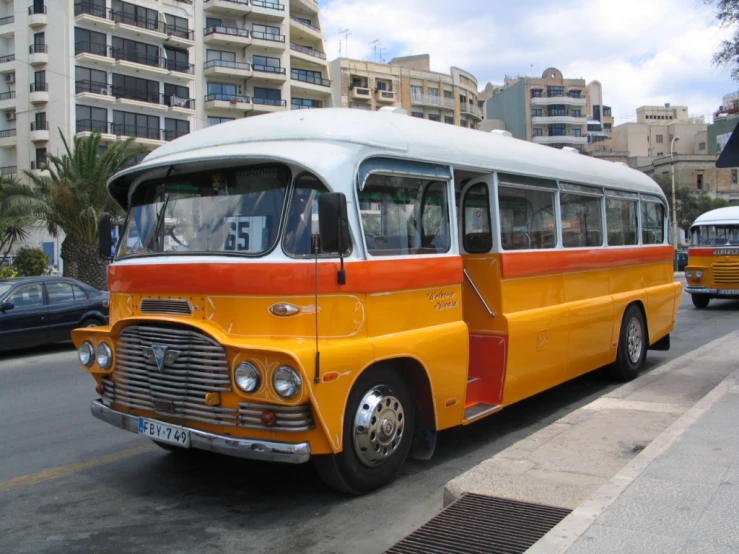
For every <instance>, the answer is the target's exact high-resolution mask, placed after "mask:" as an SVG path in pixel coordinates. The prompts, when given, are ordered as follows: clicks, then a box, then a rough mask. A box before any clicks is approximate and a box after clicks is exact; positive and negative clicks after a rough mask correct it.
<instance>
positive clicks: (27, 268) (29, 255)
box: [13, 248, 49, 277]
mask: <svg viewBox="0 0 739 554" xmlns="http://www.w3.org/2000/svg"><path fill="white" fill-rule="evenodd" d="M13 269H14V270H16V271H17V272H18V275H19V276H22V277H35V276H37V275H44V274H45V273H46V272H47V271H48V269H49V258H48V257H47V256H46V254H44V251H43V250H41V249H40V248H21V249H20V250H18V252H16V254H15V260H13Z"/></svg>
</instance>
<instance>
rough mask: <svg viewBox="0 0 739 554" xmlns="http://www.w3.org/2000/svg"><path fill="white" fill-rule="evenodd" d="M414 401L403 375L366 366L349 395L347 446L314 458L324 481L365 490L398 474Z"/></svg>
mask: <svg viewBox="0 0 739 554" xmlns="http://www.w3.org/2000/svg"><path fill="white" fill-rule="evenodd" d="M413 430H414V406H413V401H412V398H411V395H410V393H409V391H408V386H407V385H406V383H405V381H404V380H403V378H402V377H401V375H400V374H399V373H398V372H396V371H393V370H392V369H390V368H389V367H377V368H375V369H370V370H367V371H366V372H365V373H364V374H363V375H361V376H360V377H359V379H357V382H356V383H355V384H354V387H353V388H352V392H351V394H350V395H349V400H348V402H347V406H346V411H345V413H344V425H343V450H342V451H341V452H340V453H338V454H333V455H324V456H316V457H315V458H314V459H313V462H314V464H315V466H316V470H317V471H318V474H319V475H320V476H321V479H323V480H324V481H325V482H326V484H328V485H329V486H331V487H332V488H334V489H336V490H339V491H341V492H347V493H350V494H366V493H368V492H371V491H373V490H375V489H378V488H380V487H382V486H384V485H386V484H388V483H390V482H391V481H392V480H393V479H395V477H396V475H397V474H398V472H399V471H400V468H401V467H402V466H403V463H404V462H405V460H406V458H407V457H408V452H409V450H410V447H411V440H412V438H413Z"/></svg>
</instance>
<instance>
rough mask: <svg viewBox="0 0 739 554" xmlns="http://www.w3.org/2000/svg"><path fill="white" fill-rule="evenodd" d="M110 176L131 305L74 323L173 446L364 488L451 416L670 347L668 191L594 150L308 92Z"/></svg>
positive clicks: (115, 299) (129, 418)
mask: <svg viewBox="0 0 739 554" xmlns="http://www.w3.org/2000/svg"><path fill="white" fill-rule="evenodd" d="M395 111H397V110H395ZM109 192H110V194H111V195H112V197H113V198H114V199H115V200H116V201H117V202H118V203H119V204H120V205H121V206H122V207H123V208H124V209H125V210H126V212H127V217H126V220H125V224H124V228H123V231H122V233H121V238H120V241H119V242H118V245H117V249H116V253H115V259H114V260H113V261H112V263H111V265H110V268H109V288H110V293H111V306H110V325H109V326H106V327H99V328H91V329H79V330H76V331H75V332H74V334H73V337H74V341H75V344H76V346H77V347H78V352H79V359H80V362H81V363H82V365H83V367H84V368H85V369H86V370H87V371H88V372H89V373H90V374H92V376H93V377H94V378H95V381H96V391H97V393H98V395H99V399H97V400H95V401H93V402H92V405H91V410H92V413H93V414H94V415H95V416H96V417H98V418H100V419H101V420H103V421H106V422H108V423H110V424H112V425H114V426H116V427H119V428H122V429H125V430H128V431H132V432H134V433H140V434H142V435H143V436H145V437H149V438H151V439H153V440H154V441H155V442H156V443H157V444H159V445H161V446H162V447H164V448H166V449H168V450H174V451H177V452H185V451H187V449H204V450H210V451H214V452H220V453H225V454H230V455H233V456H240V457H243V458H253V459H260V460H270V461H277V462H289V463H302V462H306V461H308V460H309V459H313V461H314V462H315V465H316V468H317V470H318V473H319V474H320V475H321V477H322V478H323V479H324V480H325V481H326V482H327V483H328V484H330V485H331V486H333V487H335V488H337V489H339V490H342V491H346V492H350V493H355V494H361V493H365V492H368V491H371V490H373V489H376V488H378V487H381V486H382V485H384V484H386V483H388V482H390V481H391V480H392V479H394V477H395V476H396V475H397V473H398V471H399V469H400V468H401V466H402V464H403V463H404V461H405V460H406V458H407V457H408V456H413V457H416V458H428V457H429V456H431V454H432V452H433V449H434V445H435V440H436V434H437V433H438V432H439V431H441V430H444V429H448V428H450V427H454V426H456V425H463V424H467V423H470V422H473V421H476V420H478V419H480V418H483V417H486V416H489V415H491V414H493V413H495V412H496V411H498V410H500V409H501V408H503V407H505V406H508V405H510V404H512V403H514V402H517V401H519V400H522V399H524V398H527V397H530V396H532V395H534V394H536V393H538V392H540V391H543V390H545V389H549V388H551V387H554V386H555V385H558V384H559V383H562V382H564V381H567V380H569V379H572V378H574V377H577V376H579V375H582V374H584V373H586V372H589V371H592V370H594V369H596V368H599V367H601V366H606V365H610V367H611V371H612V372H613V374H614V375H615V376H616V377H618V378H620V379H625V380H626V379H632V378H634V377H635V376H636V375H637V373H638V371H639V370H640V368H641V367H642V366H643V364H644V360H645V356H646V354H647V350H648V349H649V348H653V349H667V348H668V347H669V333H670V332H671V330H672V329H673V326H674V323H675V317H676V312H677V306H678V301H679V297H680V294H681V285H680V284H679V283H675V282H674V279H673V270H672V260H673V258H674V247H673V246H672V245H670V244H669V243H668V235H667V229H668V221H667V209H666V206H667V204H666V202H665V198H664V195H663V194H662V192H661V191H660V188H659V187H658V186H657V185H656V184H655V183H654V182H653V181H652V180H651V179H649V178H648V177H646V176H645V175H643V174H642V173H639V172H638V171H634V170H631V169H629V168H628V167H625V166H623V165H619V164H613V163H610V162H605V161H600V160H596V159H592V158H589V157H587V156H584V155H580V154H578V153H577V152H573V151H562V150H557V149H553V148H549V147H544V146H539V145H536V144H532V143H528V142H524V141H520V140H516V139H513V138H511V137H509V136H503V135H502V134H498V133H484V132H480V131H474V130H468V129H462V128H457V127H453V126H449V125H442V124H439V123H435V122H431V121H424V120H419V119H416V118H412V117H407V116H405V115H402V114H399V113H394V110H385V109H383V110H381V111H380V112H375V113H367V112H364V111H360V110H344V109H321V110H300V111H291V112H283V113H276V114H270V115H263V116H259V117H253V118H246V119H242V120H237V121H234V122H229V123H224V124H221V125H217V126H214V127H209V128H207V129H204V130H202V131H198V132H195V133H192V134H190V135H187V136H185V137H182V138H179V139H177V140H175V141H173V142H171V143H169V144H167V145H165V146H162V147H161V148H159V149H158V150H156V151H155V152H153V153H152V154H150V155H149V156H148V157H147V158H146V159H145V160H144V161H143V162H142V163H141V164H139V165H137V166H135V167H132V168H130V169H127V170H125V171H122V172H121V173H119V174H118V175H116V176H115V177H114V178H113V179H112V180H111V182H110V183H109ZM109 225H110V223H109V219H108V218H106V217H103V218H102V219H101V233H100V236H101V252H110V242H109V239H108V237H109V236H110V233H109V232H108V229H107V228H108V227H109Z"/></svg>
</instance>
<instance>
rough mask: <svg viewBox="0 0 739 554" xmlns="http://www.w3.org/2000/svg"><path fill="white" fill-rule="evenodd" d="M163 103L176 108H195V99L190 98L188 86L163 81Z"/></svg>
mask: <svg viewBox="0 0 739 554" xmlns="http://www.w3.org/2000/svg"><path fill="white" fill-rule="evenodd" d="M164 104H165V105H167V106H174V107H177V108H190V109H194V108H195V101H194V100H191V99H190V89H189V88H188V87H186V86H182V85H170V84H169V83H164Z"/></svg>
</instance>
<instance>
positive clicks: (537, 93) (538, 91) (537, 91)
mask: <svg viewBox="0 0 739 554" xmlns="http://www.w3.org/2000/svg"><path fill="white" fill-rule="evenodd" d="M540 97H541V89H539V88H535V89H532V90H531V98H540Z"/></svg>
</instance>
